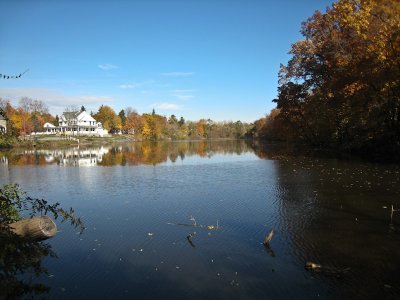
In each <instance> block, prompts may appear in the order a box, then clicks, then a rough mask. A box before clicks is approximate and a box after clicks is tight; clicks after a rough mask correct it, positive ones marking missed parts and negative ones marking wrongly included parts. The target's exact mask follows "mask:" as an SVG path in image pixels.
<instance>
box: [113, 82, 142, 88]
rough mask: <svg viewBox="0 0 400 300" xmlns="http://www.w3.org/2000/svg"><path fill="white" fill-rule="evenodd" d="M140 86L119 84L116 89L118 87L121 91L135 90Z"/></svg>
mask: <svg viewBox="0 0 400 300" xmlns="http://www.w3.org/2000/svg"><path fill="white" fill-rule="evenodd" d="M140 86H141V85H140V84H135V83H133V84H120V85H119V86H118V87H120V88H121V89H135V88H137V87H140Z"/></svg>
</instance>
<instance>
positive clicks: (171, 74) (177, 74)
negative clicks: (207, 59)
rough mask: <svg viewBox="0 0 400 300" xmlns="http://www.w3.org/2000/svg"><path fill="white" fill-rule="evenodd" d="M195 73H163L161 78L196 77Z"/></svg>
mask: <svg viewBox="0 0 400 300" xmlns="http://www.w3.org/2000/svg"><path fill="white" fill-rule="evenodd" d="M194 74H195V73H194V72H167V73H161V76H169V77H186V76H192V75H194Z"/></svg>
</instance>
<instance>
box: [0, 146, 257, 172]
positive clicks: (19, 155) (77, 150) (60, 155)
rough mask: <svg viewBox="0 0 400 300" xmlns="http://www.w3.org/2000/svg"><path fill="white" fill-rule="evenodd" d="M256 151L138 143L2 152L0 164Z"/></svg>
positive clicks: (116, 161) (130, 161)
mask: <svg viewBox="0 0 400 300" xmlns="http://www.w3.org/2000/svg"><path fill="white" fill-rule="evenodd" d="M248 152H253V150H252V149H251V147H250V145H249V143H248V142H246V141H244V140H220V141H203V140H201V141H190V142H188V141H182V142H179V141H178V142H135V143H125V144H120V145H113V146H98V147H91V146H79V147H73V148H63V149H33V150H19V151H15V150H13V151H10V152H7V153H1V152H0V159H1V160H0V164H2V165H6V164H10V165H51V164H56V165H60V166H76V167H83V166H96V165H101V166H114V165H121V166H125V165H141V164H145V165H157V164H160V163H164V162H168V161H170V162H172V163H174V162H176V161H177V160H179V159H180V160H184V159H185V158H186V157H190V156H199V157H212V156H214V155H215V154H238V155H240V154H243V153H248Z"/></svg>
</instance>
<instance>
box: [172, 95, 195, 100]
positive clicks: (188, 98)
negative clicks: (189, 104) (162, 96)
mask: <svg viewBox="0 0 400 300" xmlns="http://www.w3.org/2000/svg"><path fill="white" fill-rule="evenodd" d="M172 96H174V97H176V98H178V99H179V100H190V99H192V98H194V96H193V95H182V94H173V95H172Z"/></svg>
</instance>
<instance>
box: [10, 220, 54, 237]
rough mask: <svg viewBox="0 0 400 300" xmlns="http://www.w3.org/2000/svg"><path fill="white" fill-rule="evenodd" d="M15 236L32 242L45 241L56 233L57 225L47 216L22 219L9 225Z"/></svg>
mask: <svg viewBox="0 0 400 300" xmlns="http://www.w3.org/2000/svg"><path fill="white" fill-rule="evenodd" d="M9 227H10V229H11V231H12V232H14V233H15V234H17V235H19V236H21V237H25V238H30V239H34V240H45V239H48V238H51V237H53V236H55V235H56V233H57V225H56V224H55V223H54V222H53V220H52V219H51V218H50V217H48V216H41V217H35V218H31V219H24V220H21V221H18V222H15V223H11V224H10V225H9Z"/></svg>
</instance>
